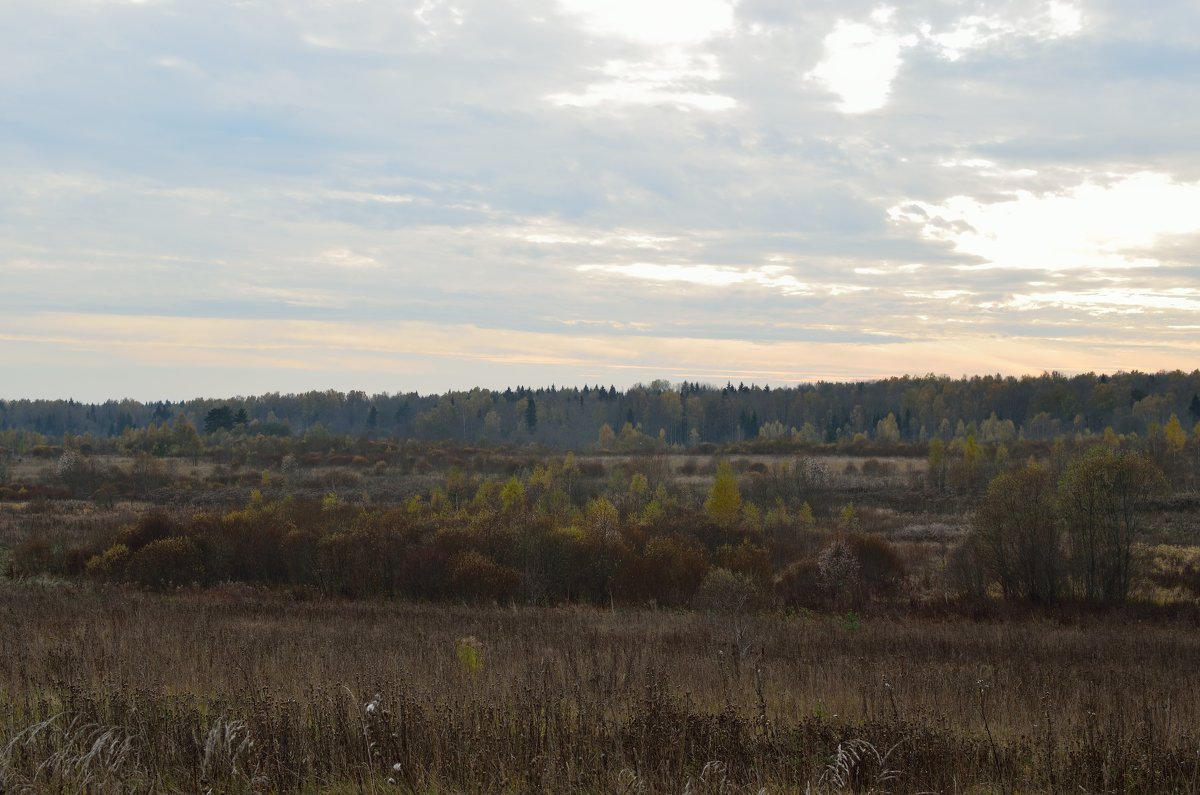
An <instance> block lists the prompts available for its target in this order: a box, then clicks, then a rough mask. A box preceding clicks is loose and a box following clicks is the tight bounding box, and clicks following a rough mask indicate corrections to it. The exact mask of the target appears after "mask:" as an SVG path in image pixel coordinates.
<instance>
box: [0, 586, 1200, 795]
mask: <svg viewBox="0 0 1200 795" xmlns="http://www.w3.org/2000/svg"><path fill="white" fill-rule="evenodd" d="M0 588H2V590H0V611H3V614H4V617H5V618H4V620H5V626H6V628H7V630H8V631H7V632H6V633H5V634H4V635H3V637H2V638H0V661H2V663H0V692H3V694H4V703H3V708H2V711H0V729H2V730H3V732H4V734H5V736H7V737H8V738H10V739H9V741H8V745H7V747H6V748H5V751H4V753H5V757H4V768H3V769H4V771H5V775H6V776H7V780H6V781H5V782H4V784H5V785H6V789H12V790H13V791H16V790H18V789H19V788H20V786H21V785H22V784H25V783H32V784H33V785H35V788H37V789H42V790H46V791H65V790H71V789H75V788H78V787H81V786H83V785H84V784H85V783H87V784H89V785H90V786H92V787H94V788H96V789H100V788H104V787H107V788H108V789H111V790H122V791H124V790H129V789H143V790H145V789H155V790H156V791H180V792H190V791H202V790H205V789H208V788H215V791H277V790H283V791H296V790H298V791H344V792H353V791H367V790H372V789H375V790H377V791H417V792H460V791H462V792H504V791H508V792H566V791H580V792H621V791H642V792H683V791H690V792H760V791H764V790H765V791H766V792H780V793H783V792H802V791H805V790H806V788H810V789H812V790H818V791H820V790H827V791H864V790H866V789H874V790H877V791H884V790H887V791H895V792H929V791H936V792H955V791H977V792H984V791H1039V792H1041V791H1066V790H1072V791H1081V790H1082V791H1089V792H1117V791H1120V792H1130V791H1139V792H1163V791H1188V792H1192V791H1196V790H1197V787H1198V786H1200V754H1198V750H1200V749H1198V745H1197V742H1198V739H1200V738H1198V737H1197V735H1196V727H1197V726H1200V670H1198V669H1197V668H1196V666H1195V664H1194V661H1195V660H1196V659H1200V634H1198V633H1197V632H1196V626H1195V623H1194V621H1195V616H1194V615H1192V616H1191V617H1190V618H1188V619H1183V618H1175V619H1159V620H1157V621H1151V622H1147V621H1138V620H1137V618H1136V617H1135V616H1133V615H1132V614H1131V615H1123V616H1119V617H1116V618H1114V617H1112V616H1107V617H1096V616H1087V615H1077V616H1074V617H1072V618H1069V619H1068V618H1060V619H1059V620H1048V619H1046V618H1036V617H1026V618H1024V619H1021V620H995V618H991V619H982V620H970V619H966V618H961V617H960V618H936V617H924V618H918V617H911V616H910V617H905V618H895V617H892V618H889V617H872V618H863V617H858V616H854V615H831V616H813V615H810V616H785V615H762V616H739V615H727V614H711V613H708V614H706V613H699V612H674V611H644V610H620V611H616V612H612V611H608V610H602V609H595V608H581V607H558V608H536V607H535V608H503V607H485V608H479V607H462V606H459V607H453V606H429V605H425V606H422V605H403V604H378V603H369V604H368V603H336V602H335V603H331V602H316V603H295V602H291V601H289V600H286V599H283V598H280V597H278V596H275V595H271V594H268V593H262V592H257V591H255V590H253V589H248V588H241V587H234V586H230V587H226V588H221V589H214V590H209V591H204V592H189V593H179V594H175V595H170V596H163V595H149V594H139V593H132V592H125V591H114V590H111V589H108V588H103V587H101V588H96V587H92V586H86V585H84V586H71V585H64V584H62V583H43V582H36V581H30V582H23V583H8V584H5V585H3V586H0ZM868 744H869V745H868ZM839 747H840V748H841V751H842V755H841V757H840V766H839V756H838V750H839ZM394 766H395V767H394ZM389 781H391V782H394V784H392V783H389Z"/></svg>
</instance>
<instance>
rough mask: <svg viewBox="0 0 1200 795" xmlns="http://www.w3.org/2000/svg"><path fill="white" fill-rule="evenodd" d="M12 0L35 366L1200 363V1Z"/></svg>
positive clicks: (551, 375) (305, 378)
mask: <svg viewBox="0 0 1200 795" xmlns="http://www.w3.org/2000/svg"><path fill="white" fill-rule="evenodd" d="M5 16H6V22H7V23H8V28H7V29H10V30H19V31H21V32H22V36H21V37H20V38H19V39H12V37H9V38H10V39H12V40H11V41H8V42H6V45H7V46H5V47H0V115H3V117H4V118H5V120H6V124H5V125H4V127H3V129H0V168H2V169H3V173H4V174H5V179H4V180H3V181H0V272H2V274H3V276H4V279H5V289H4V290H3V291H0V318H2V319H3V325H4V328H5V329H7V331H6V332H5V333H6V335H7V336H6V340H7V341H5V342H3V344H2V345H0V364H3V365H5V366H6V367H7V368H8V369H7V371H8V372H11V373H12V374H13V379H10V380H9V381H7V382H6V383H12V384H20V385H23V386H22V387H21V388H22V389H25V388H28V389H31V390H32V389H35V388H37V389H41V390H42V391H43V392H53V391H55V390H58V391H60V392H61V391H64V390H68V389H74V387H73V385H74V384H76V383H83V385H85V386H86V384H88V383H90V384H97V385H103V386H104V388H105V389H120V388H123V385H124V384H129V385H130V388H133V386H134V385H136V384H139V383H140V384H142V386H141V387H138V389H139V390H140V391H141V393H143V394H146V393H149V392H152V391H153V389H154V388H155V387H156V385H157V384H161V383H164V378H166V377H167V376H169V378H170V379H179V381H178V383H180V384H187V385H191V386H189V387H188V388H189V389H193V388H194V389H196V390H199V391H201V392H202V391H205V390H211V389H213V388H214V387H213V386H212V385H213V384H218V383H228V384H231V386H229V387H228V388H227V389H225V390H222V391H229V392H247V391H251V388H250V386H249V384H251V383H253V384H258V385H259V387H258V388H260V389H264V390H265V389H280V388H289V387H299V386H303V385H304V384H314V385H324V384H331V383H334V382H336V383H340V384H344V385H345V386H347V387H350V386H358V384H355V383H354V381H355V380H356V379H367V378H371V379H376V380H375V381H374V383H375V384H377V385H378V386H379V387H381V388H383V387H387V388H391V389H396V388H401V387H403V386H404V385H406V384H407V383H413V384H417V383H420V384H422V385H423V388H431V389H437V388H441V387H442V386H445V385H450V384H452V383H462V382H466V381H470V380H474V379H483V378H485V377H487V378H491V379H492V380H491V383H493V384H497V385H500V384H506V383H515V382H516V381H523V382H526V383H536V382H539V381H541V380H545V381H546V382H551V381H553V382H556V383H565V382H569V381H570V379H571V378H573V377H575V375H573V374H583V373H589V372H603V373H605V374H606V375H605V379H604V380H606V381H610V382H612V383H628V382H632V381H634V380H643V379H644V378H645V376H646V375H647V374H650V373H654V374H655V375H662V376H664V377H676V376H679V377H685V376H686V377H689V378H691V377H701V376H703V377H708V376H710V375H711V376H712V377H713V378H716V379H721V380H723V376H724V375H726V374H734V373H751V372H752V373H755V374H757V375H746V376H745V377H746V378H747V379H751V378H759V379H764V378H768V377H770V378H772V379H776V380H789V379H794V378H801V377H804V376H806V375H813V374H816V375H818V376H820V377H832V376H835V375H837V374H842V375H843V376H844V377H867V376H870V375H873V374H891V373H894V372H897V371H903V370H915V371H918V372H927V371H929V370H935V371H946V372H953V373H958V372H976V371H979V370H982V369H988V370H994V369H1002V370H1004V371H1008V370H1009V369H1010V368H1021V367H1028V368H1032V369H1035V370H1040V369H1043V368H1045V369H1059V370H1073V369H1091V368H1093V367H1095V368H1096V369H1113V368H1114V367H1135V366H1136V367H1143V368H1144V367H1147V366H1149V365H1148V363H1149V362H1150V361H1154V362H1164V363H1170V362H1173V363H1175V364H1176V365H1178V366H1189V367H1190V366H1192V362H1194V354H1195V350H1194V348H1192V347H1189V346H1190V343H1189V342H1187V341H1186V339H1185V338H1186V337H1187V334H1188V332H1184V331H1180V330H1179V329H1182V328H1185V327H1189V326H1195V325H1200V321H1197V318H1196V313H1197V311H1198V310H1197V308H1196V306H1195V304H1194V302H1195V301H1196V300H1198V299H1197V297H1196V294H1195V293H1194V292H1190V291H1195V290H1198V289H1200V276H1198V275H1197V272H1196V268H1195V267H1194V266H1195V261H1196V256H1197V253H1200V248H1198V247H1197V241H1200V229H1198V228H1197V227H1198V226H1200V224H1197V222H1195V221H1194V220H1193V216H1194V213H1192V212H1190V208H1193V207H1195V206H1198V204H1197V198H1200V197H1198V196H1197V186H1200V165H1198V164H1200V157H1197V143H1196V142H1197V141H1200V116H1197V114H1195V113H1194V111H1193V109H1194V108H1195V107H1196V106H1197V104H1198V103H1200V55H1197V49H1196V47H1195V45H1194V43H1193V42H1192V41H1191V40H1190V39H1189V38H1188V35H1187V31H1190V30H1195V29H1196V26H1197V25H1200V9H1197V8H1196V7H1195V4H1194V3H1189V2H1183V0H1168V1H1167V2H1164V3H1161V4H1157V5H1156V6H1155V7H1154V8H1153V9H1149V8H1147V7H1144V6H1134V5H1133V4H1132V3H1129V2H1128V1H1127V0H1087V2H1072V3H1068V2H1063V1H1062V0H1060V1H1059V2H1046V1H1045V0H1012V2H1006V3H1003V4H985V5H981V4H978V3H962V2H956V1H953V0H909V1H906V2H893V3H891V4H890V5H887V6H883V5H881V4H880V3H878V2H877V1H876V0H838V1H837V2H835V1H834V0H815V1H814V2H811V3H810V2H805V3H795V2H785V1H784V0H740V1H739V2H737V3H732V2H722V1H721V0H701V1H700V2H688V3H686V4H684V3H678V2H660V3H641V2H639V3H633V2H626V1H624V0H622V1H621V2H604V3H601V2H599V1H598V0H597V2H583V0H569V1H568V2H558V0H528V2H527V1H526V0H521V2H517V0H487V1H486V2H485V1H484V0H440V1H436V2H435V0H422V1H421V2H418V3H411V4H400V5H397V4H395V3H390V2H385V0H358V1H357V2H354V3H326V2H322V1H320V0H287V1H286V2H285V1H284V0H255V1H254V2H214V3H200V4H178V3H163V2H155V3H147V4H144V5H138V6H133V5H129V4H126V3H116V2H88V3H82V2H81V3H65V4H64V3H59V4H55V3H44V2H35V1H34V0H11V2H9V3H8V4H7V5H6V6H5ZM65 41H69V42H71V46H70V47H63V46H62V43H63V42H65ZM54 313H57V314H54ZM51 314H54V317H55V319H54V320H48V319H47V318H49V317H50V316H51ZM39 318H40V320H39ZM97 318H134V319H136V318H143V319H146V318H154V320H153V322H150V321H144V323H145V324H144V325H137V324H136V323H135V322H134V321H133V320H127V321H126V320H123V321H121V322H122V323H132V324H133V325H129V326H123V327H122V328H126V329H127V330H126V331H121V332H120V333H119V334H118V333H117V332H116V331H111V330H110V331H111V333H109V332H104V329H103V328H102V327H99V326H97V325H96V324H97V323H98V321H97V320H95V319H97ZM68 319H69V320H68ZM113 322H115V321H113ZM138 322H143V321H138ZM23 323H27V324H32V325H29V327H28V328H22V324H23ZM56 323H57V324H60V325H62V324H67V325H69V326H70V329H66V328H61V329H59V331H62V332H63V333H61V334H60V333H57V332H56V331H55V328H54V326H55V324H56ZM239 323H244V324H246V325H244V326H239V325H237V324H239ZM193 324H194V325H193ZM205 324H208V325H207V326H206V325H205ZM292 324H299V325H297V326H296V327H295V328H293V327H292ZM305 324H308V325H307V326H305ZM1131 324H1135V325H1137V326H1138V328H1137V330H1136V332H1130V331H1129V328H1128V327H1129V326H1130V325H1131ZM301 326H304V327H306V328H309V329H310V330H313V334H315V335H316V337H318V338H319V337H320V336H321V335H328V334H332V333H333V332H334V331H336V332H337V334H338V335H339V336H338V337H337V338H338V339H340V340H343V342H341V343H339V346H340V347H338V348H337V350H336V351H335V352H333V353H326V352H323V351H324V350H325V349H323V348H321V347H320V346H318V345H316V344H315V343H313V344H312V345H311V346H310V344H309V343H308V342H300V341H298V337H297V335H298V334H299V332H298V331H297V330H296V329H298V328H300V327H301ZM206 327H211V328H212V329H214V330H215V329H220V330H221V334H222V335H227V336H228V338H229V339H230V340H237V339H242V340H243V341H244V342H245V345H244V346H243V347H229V346H226V345H225V344H224V343H223V342H221V340H215V341H214V342H213V346H212V347H211V350H210V349H209V348H203V350H205V351H207V352H206V353H204V357H205V358H204V360H203V364H198V365H197V367H200V368H202V369H203V368H207V369H203V372H204V376H203V378H195V379H192V378H190V377H189V376H188V374H187V372H186V368H185V367H184V366H183V365H173V364H171V362H180V361H183V360H185V359H187V358H188V357H189V356H191V355H192V352H193V351H194V350H196V348H195V347H194V346H195V345H196V344H197V343H195V342H194V341H193V342H189V341H188V339H187V338H186V335H185V334H183V333H182V332H181V331H180V330H181V329H188V330H189V333H191V332H192V331H194V333H195V338H196V339H203V329H204V328H206ZM71 329H73V330H71ZM287 329H291V330H287ZM471 329H476V330H483V331H471ZM68 330H71V333H70V334H67V333H66V332H67V331H68ZM285 330H286V333H285ZM101 332H103V333H101ZM160 332H161V335H160V336H158V337H155V336H153V335H156V334H160ZM593 332H595V333H593ZM213 333H214V334H216V331H214V332H213ZM306 333H307V332H306ZM390 334H403V335H408V338H407V339H406V341H405V343H404V345H403V346H401V348H402V349H395V350H393V349H390V348H389V349H388V350H386V351H377V350H374V349H373V348H371V345H372V342H371V340H372V339H374V338H376V337H378V336H379V335H384V336H386V335H390ZM139 335H150V336H147V337H146V340H147V342H146V344H145V345H140V344H139V343H138V338H139ZM456 335H457V338H459V339H461V340H462V341H463V342H462V346H463V347H462V348H461V349H460V348H459V347H453V348H452V347H451V346H450V345H449V343H448V342H446V340H447V339H449V338H455V337H456ZM559 337H561V338H562V340H563V341H562V342H555V340H556V339H557V338H559ZM68 338H69V342H68V341H65V340H68ZM221 339H225V337H222V338H221ZM152 340H160V341H161V344H156V345H151V344H150V342H151V341H152ZM255 340H261V341H262V345H263V346H264V347H263V349H262V350H263V351H264V353H262V354H261V355H260V354H259V353H256V352H255V348H254V346H255V344H256V343H255ZM495 340H504V341H506V342H505V346H503V349H502V350H499V351H498V352H497V353H496V355H495V356H491V358H487V359H486V360H485V359H479V358H468V356H469V354H470V350H469V347H468V346H470V345H482V346H484V347H483V348H481V350H491V348H488V347H487V345H488V344H489V341H495ZM593 340H595V341H594V342H593ZM652 340H659V341H661V342H649V341H652ZM688 340H694V341H695V342H694V344H695V345H696V346H697V350H699V351H700V353H698V354H697V353H694V352H691V351H689V349H688V345H687V341H688ZM318 341H319V339H318ZM667 341H671V342H669V343H668V342H667ZM110 343H111V344H110ZM360 343H361V344H362V345H363V349H362V351H361V352H356V349H355V346H356V345H358V344H360ZM231 344H232V343H231ZM189 345H192V346H193V347H188V346H189ZM272 345H282V346H284V348H279V349H278V350H279V351H284V350H285V349H286V352H283V353H272V352H271V351H275V350H276V349H275V348H272V347H271V346H272ZM456 345H457V343H456ZM522 346H528V350H527V351H525V353H524V354H523V353H522ZM836 346H840V347H836ZM858 346H864V347H861V348H860V347H858ZM760 348H761V350H760ZM710 350H711V351H720V352H721V356H722V357H724V358H720V359H717V358H712V357H709V356H707V355H706V352H707V351H710ZM768 350H769V351H771V353H770V355H769V356H768V355H767V354H766V353H765V351H768ZM230 351H232V352H230ZM572 351H573V352H572ZM1146 351H1151V352H1153V357H1157V358H1148V355H1147V354H1146ZM1097 352H1103V353H1104V356H1106V357H1107V358H1103V357H1102V356H1101V354H1100V353H1097ZM151 354H153V356H152V355H151ZM226 354H228V356H230V357H232V358H231V359H230V362H239V363H245V366H243V365H242V364H236V366H235V364H230V365H228V366H226V365H224V364H222V356H224V355H226ZM760 354H761V355H760ZM984 354H986V356H985V355H984ZM921 357H925V359H924V360H922V358H921ZM342 363H345V365H344V366H345V368H346V373H347V375H346V376H345V377H344V378H342V377H341V376H339V375H338V372H339V371H338V368H339V367H340V366H342ZM106 364H111V366H112V367H114V368H118V369H120V371H121V372H122V379H123V380H122V379H111V378H108V377H107V376H104V375H103V374H102V372H101V371H102V370H103V367H104V366H105V365H106ZM143 365H144V366H147V367H150V368H152V369H153V368H158V369H157V370H155V371H154V372H155V373H157V374H152V375H146V376H139V375H138V372H139V371H138V367H140V366H143ZM360 365H361V366H360ZM79 368H82V370H81V372H84V373H87V374H88V375H87V376H86V378H84V379H83V382H79V381H77V379H73V378H72V377H71V376H70V375H69V373H71V372H72V370H73V369H76V370H78V369H79ZM171 368H175V369H171ZM505 368H511V369H505ZM522 368H524V369H522ZM148 372H149V371H148ZM621 373H627V374H628V379H622V378H621V377H620V374H621ZM385 374H386V375H385ZM579 377H583V376H582V375H579ZM739 377H742V376H739ZM139 379H141V380H139ZM455 379H459V380H457V381H456V380H455ZM173 383H174V382H173ZM180 388H181V389H182V388H183V387H180ZM97 391H102V390H100V389H99V387H97Z"/></svg>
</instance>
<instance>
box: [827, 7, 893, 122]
mask: <svg viewBox="0 0 1200 795" xmlns="http://www.w3.org/2000/svg"><path fill="white" fill-rule="evenodd" d="M894 16H895V9H893V8H890V7H883V8H879V9H876V10H875V11H874V12H872V13H871V16H870V19H869V20H868V21H867V22H865V23H864V22H848V21H846V20H840V21H838V23H837V25H836V26H835V27H834V29H833V32H831V33H830V34H829V35H828V36H826V37H825V42H824V45H825V57H824V59H823V60H822V61H821V62H820V63H819V64H817V66H816V67H815V68H814V69H813V70H812V71H811V72H809V73H808V75H807V77H808V78H809V79H810V80H815V81H817V82H819V83H821V84H823V85H824V86H825V87H826V88H828V89H829V90H830V91H831V92H833V93H834V94H837V95H838V97H839V98H840V101H839V103H838V109H839V110H841V111H842V112H843V113H867V112H869V111H873V110H878V109H879V108H882V107H883V106H884V105H885V104H887V100H888V96H889V94H890V93H891V90H892V81H893V80H895V79H896V75H897V73H898V72H899V71H900V66H901V63H902V59H901V57H900V55H901V52H902V51H903V50H904V48H905V47H910V46H912V45H913V44H915V43H916V38H915V37H913V36H902V35H900V34H898V33H896V32H895V30H894V28H893V25H892V20H893V17H894Z"/></svg>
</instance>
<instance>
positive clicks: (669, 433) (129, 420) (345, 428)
mask: <svg viewBox="0 0 1200 795" xmlns="http://www.w3.org/2000/svg"><path fill="white" fill-rule="evenodd" d="M1172 416H1174V417H1175V418H1177V420H1178V422H1179V423H1180V424H1182V426H1183V427H1184V428H1186V429H1191V428H1192V427H1193V425H1194V424H1196V423H1197V422H1200V370H1196V371H1193V372H1191V373H1184V372H1180V371H1174V372H1160V373H1153V374H1151V373H1140V372H1129V373H1125V372H1122V373H1116V374H1114V375H1096V374H1092V373H1089V374H1084V375H1076V376H1066V375H1062V374H1059V373H1046V374H1043V375H1040V376H1024V377H1020V378H1015V377H1001V376H998V375H997V376H976V377H972V378H962V379H952V378H947V377H938V376H932V375H931V376H923V377H907V376H906V377H901V378H889V379H886V380H880V381H870V382H857V383H825V382H821V383H815V384H804V385H799V386H791V387H786V388H775V389H773V388H770V387H765V386H763V387H760V386H756V385H746V384H737V385H734V384H732V383H730V384H726V385H725V386H723V387H721V386H713V385H705V384H697V383H688V382H683V383H679V384H669V383H668V382H666V381H654V382H652V383H650V384H648V385H640V384H639V385H636V386H634V387H631V388H630V389H627V390H624V391H621V390H618V389H616V388H615V387H611V386H609V387H605V386H585V387H582V388H578V387H570V388H556V387H553V386H552V387H549V388H540V389H531V388H527V387H516V388H509V389H505V390H502V391H493V390H488V389H482V388H478V389H472V390H470V391H459V392H447V393H445V394H441V395H420V394H417V393H407V394H402V393H401V394H387V393H383V394H377V395H368V394H366V393H365V392H361V391H350V392H338V391H333V390H330V391H325V392H316V391H314V392H306V393H303V394H286V395H281V394H278V393H269V394H265V395H259V396H254V397H236V398H227V399H220V400H218V399H194V400H186V401H181V402H169V401H160V402H152V403H141V402H138V401H135V400H120V401H117V400H110V401H107V402H105V403H100V404H89V403H79V402H76V401H74V400H0V432H4V437H5V439H7V442H6V444H7V446H9V447H13V446H25V445H26V444H30V443H32V444H36V443H39V441H40V440H38V439H37V438H36V437H33V438H28V437H30V436H32V435H38V436H40V437H43V439H45V440H60V439H62V438H63V437H64V436H65V435H69V436H91V437H93V438H96V439H112V438H117V437H125V441H126V442H128V443H129V446H130V447H134V448H138V447H144V446H145V444H151V443H153V444H155V446H163V445H169V446H172V447H177V446H178V445H177V444H175V443H173V442H172V441H171V440H174V442H178V441H179V440H180V439H181V438H182V437H183V436H191V435H192V434H193V433H194V434H197V435H199V434H204V435H218V436H219V435H221V434H229V435H232V436H237V435H249V436H251V437H253V436H257V435H263V436H268V437H269V436H289V437H303V438H305V439H306V440H308V439H311V440H312V441H314V442H318V441H320V440H321V439H322V437H326V436H328V437H334V436H347V435H350V436H357V437H378V438H399V439H421V440H431V441H432V440H438V441H458V442H462V443H466V444H516V445H523V444H529V443H538V444H542V445H545V446H547V447H551V448H562V449H566V448H574V449H582V448H599V449H611V450H627V451H635V450H639V449H654V448H660V449H661V448H662V447H664V446H670V447H677V448H692V447H696V446H698V445H701V444H705V443H711V444H729V443H735V442H754V441H762V442H764V443H768V442H776V443H779V444H786V443H789V442H792V443H797V444H823V443H834V444H836V443H841V444H847V443H854V442H876V443H881V444H900V443H915V444H924V443H926V442H928V441H930V440H931V439H933V438H941V439H944V440H950V439H954V438H965V437H966V436H973V437H975V438H976V439H977V440H979V441H981V442H998V443H999V442H1007V441H1010V440H1017V439H1027V440H1038V439H1054V438H1057V437H1060V436H1064V435H1066V436H1075V435H1089V434H1100V433H1103V432H1104V431H1105V430H1106V429H1108V428H1111V429H1113V431H1114V432H1116V433H1118V434H1127V435H1138V436H1144V435H1147V434H1149V435H1153V434H1155V433H1157V432H1158V431H1159V430H1160V429H1162V428H1163V427H1164V426H1166V425H1167V424H1168V423H1169V422H1171V418H1172ZM1172 424H1173V423H1172ZM188 425H190V426H191V428H190V429H189V428H187V427H186V426H188ZM155 439H157V440H159V441H158V442H155V441H154V440H155ZM142 443H145V444H142ZM159 452H165V451H161V450H160V451H159Z"/></svg>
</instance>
